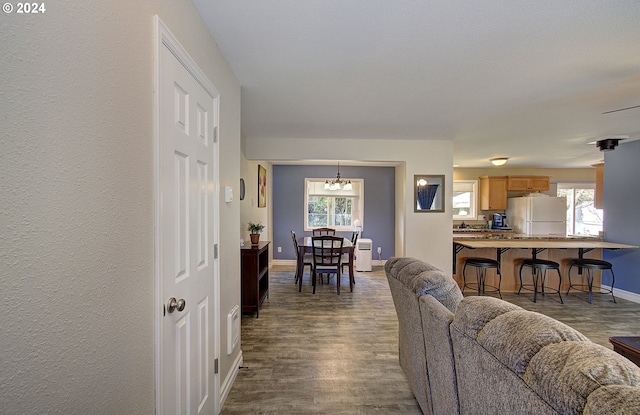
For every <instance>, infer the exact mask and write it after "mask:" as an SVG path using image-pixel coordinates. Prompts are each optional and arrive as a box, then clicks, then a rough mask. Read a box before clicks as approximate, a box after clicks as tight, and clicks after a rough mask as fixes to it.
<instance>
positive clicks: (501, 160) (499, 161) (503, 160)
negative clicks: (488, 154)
mask: <svg viewBox="0 0 640 415" xmlns="http://www.w3.org/2000/svg"><path fill="white" fill-rule="evenodd" d="M507 160H509V157H496V158H493V159H489V161H490V162H491V164H493V165H494V166H502V165H503V164H505V163H506V162H507Z"/></svg>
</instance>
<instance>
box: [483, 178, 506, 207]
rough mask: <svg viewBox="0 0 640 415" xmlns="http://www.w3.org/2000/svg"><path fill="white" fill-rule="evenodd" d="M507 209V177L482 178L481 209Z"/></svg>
mask: <svg viewBox="0 0 640 415" xmlns="http://www.w3.org/2000/svg"><path fill="white" fill-rule="evenodd" d="M506 208H507V176H482V177H480V209H481V210H505V209H506Z"/></svg>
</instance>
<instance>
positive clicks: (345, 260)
mask: <svg viewBox="0 0 640 415" xmlns="http://www.w3.org/2000/svg"><path fill="white" fill-rule="evenodd" d="M359 236H360V232H358V231H355V232H353V233H352V234H351V245H353V249H354V251H353V252H354V255H353V258H354V259H355V257H356V256H355V249H356V242H358V237H359ZM345 265H347V266H348V265H349V254H343V255H342V265H341V266H342V272H344V267H345Z"/></svg>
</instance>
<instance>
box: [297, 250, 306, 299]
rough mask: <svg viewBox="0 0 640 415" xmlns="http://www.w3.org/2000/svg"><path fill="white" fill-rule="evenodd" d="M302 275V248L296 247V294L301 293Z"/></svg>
mask: <svg viewBox="0 0 640 415" xmlns="http://www.w3.org/2000/svg"><path fill="white" fill-rule="evenodd" d="M303 275H304V246H298V262H297V264H296V278H298V292H302V276H303Z"/></svg>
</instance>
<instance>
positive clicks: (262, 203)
mask: <svg viewBox="0 0 640 415" xmlns="http://www.w3.org/2000/svg"><path fill="white" fill-rule="evenodd" d="M258 207H259V208H263V207H267V169H265V168H264V167H262V166H261V165H259V164H258Z"/></svg>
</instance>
